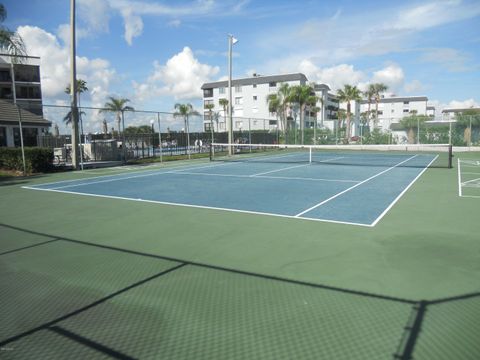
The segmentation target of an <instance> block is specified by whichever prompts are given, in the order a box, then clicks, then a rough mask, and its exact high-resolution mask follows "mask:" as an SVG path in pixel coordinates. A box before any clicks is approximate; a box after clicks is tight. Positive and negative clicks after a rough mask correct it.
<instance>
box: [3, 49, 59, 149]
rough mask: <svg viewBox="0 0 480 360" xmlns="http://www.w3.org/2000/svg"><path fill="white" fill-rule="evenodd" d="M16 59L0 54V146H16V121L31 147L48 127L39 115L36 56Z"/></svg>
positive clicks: (47, 122)
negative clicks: (19, 109) (16, 106)
mask: <svg viewBox="0 0 480 360" xmlns="http://www.w3.org/2000/svg"><path fill="white" fill-rule="evenodd" d="M17 60H18V61H14V57H13V56H12V55H9V54H1V53H0V109H1V111H0V146H11V147H13V146H20V125H19V121H20V120H22V130H23V137H24V143H25V145H26V146H35V145H36V138H37V136H38V135H39V134H41V133H44V132H46V131H48V128H49V127H50V126H51V122H49V121H47V120H45V119H44V118H43V110H42V90H41V83H40V58H39V57H34V56H27V57H22V58H21V59H17ZM14 104H17V105H18V106H19V107H20V108H21V109H22V111H20V112H19V111H18V110H17V109H16V108H15V106H14Z"/></svg>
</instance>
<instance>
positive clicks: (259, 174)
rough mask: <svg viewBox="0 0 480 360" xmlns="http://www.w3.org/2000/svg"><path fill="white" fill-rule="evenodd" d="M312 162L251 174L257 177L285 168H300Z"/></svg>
mask: <svg viewBox="0 0 480 360" xmlns="http://www.w3.org/2000/svg"><path fill="white" fill-rule="evenodd" d="M308 165H310V164H302V165H295V166H289V167H286V168H281V169H275V170H270V171H265V172H261V173H257V174H252V175H249V176H250V177H255V176H261V175H267V174H271V173H274V172H279V171H284V170H289V169H295V168H299V167H303V166H308Z"/></svg>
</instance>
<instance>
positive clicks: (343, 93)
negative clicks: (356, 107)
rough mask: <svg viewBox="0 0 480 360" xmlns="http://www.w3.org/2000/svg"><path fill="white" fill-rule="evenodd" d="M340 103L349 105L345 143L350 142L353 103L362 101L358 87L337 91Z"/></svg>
mask: <svg viewBox="0 0 480 360" xmlns="http://www.w3.org/2000/svg"><path fill="white" fill-rule="evenodd" d="M337 96H338V101H340V102H345V103H347V114H346V115H347V124H346V131H345V142H346V143H348V141H349V140H350V118H351V115H352V109H351V102H352V101H360V100H361V99H362V96H361V91H360V90H358V88H357V87H356V86H352V85H348V84H347V85H344V86H343V89H339V90H338V91H337Z"/></svg>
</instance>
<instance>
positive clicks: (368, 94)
mask: <svg viewBox="0 0 480 360" xmlns="http://www.w3.org/2000/svg"><path fill="white" fill-rule="evenodd" d="M363 96H365V98H366V99H367V103H368V108H367V111H366V115H367V116H368V118H367V124H368V125H370V124H369V122H370V117H371V115H372V111H371V110H372V100H373V99H375V85H374V84H369V85H368V87H367V90H366V91H364V92H363Z"/></svg>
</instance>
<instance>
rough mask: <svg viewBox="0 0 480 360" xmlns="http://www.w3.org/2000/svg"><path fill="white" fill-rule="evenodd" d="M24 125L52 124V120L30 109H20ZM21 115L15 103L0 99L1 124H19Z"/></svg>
mask: <svg viewBox="0 0 480 360" xmlns="http://www.w3.org/2000/svg"><path fill="white" fill-rule="evenodd" d="M20 115H21V116H22V124H23V125H32V126H44V127H45V126H52V122H51V121H48V120H46V119H44V118H43V117H42V116H39V115H35V114H33V113H31V112H30V111H27V110H23V109H20ZM19 119H20V117H19V114H18V110H17V108H16V106H15V105H13V104H12V103H11V102H9V101H6V100H0V124H1V125H12V124H18V121H19Z"/></svg>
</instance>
